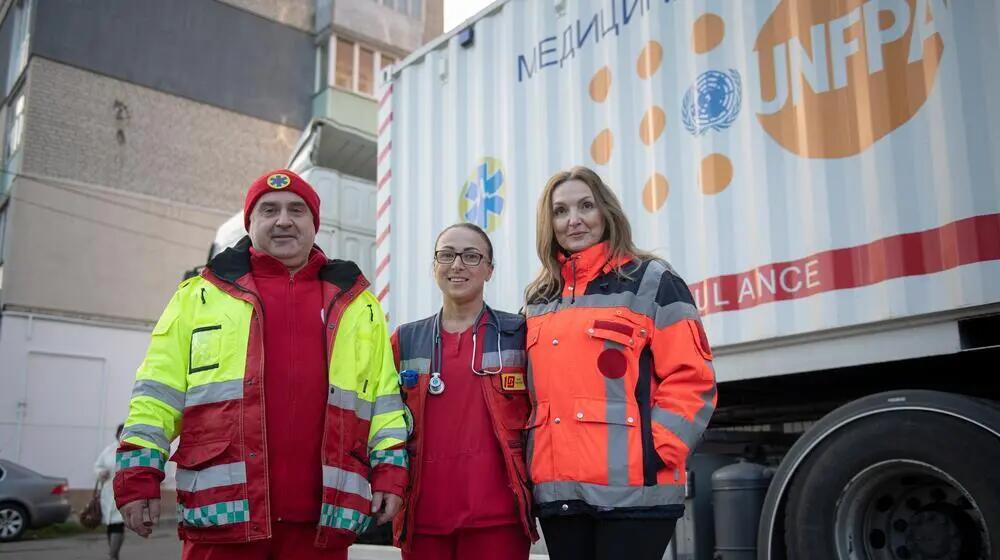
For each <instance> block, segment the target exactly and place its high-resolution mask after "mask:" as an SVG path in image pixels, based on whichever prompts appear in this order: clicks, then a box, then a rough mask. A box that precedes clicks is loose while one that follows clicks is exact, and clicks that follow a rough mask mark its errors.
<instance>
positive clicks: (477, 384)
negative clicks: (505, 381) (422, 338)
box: [414, 327, 520, 535]
mask: <svg viewBox="0 0 1000 560" xmlns="http://www.w3.org/2000/svg"><path fill="white" fill-rule="evenodd" d="M487 331H490V332H492V330H490V329H488V328H486V327H481V328H480V330H479V332H480V337H479V339H478V345H477V348H476V354H477V356H476V365H477V366H478V365H479V364H480V363H481V360H482V354H483V336H484V335H485V334H486V332H487ZM471 361H472V329H471V328H469V329H468V330H466V331H465V332H462V333H449V332H445V331H444V330H443V329H442V331H441V362H442V363H441V364H440V366H441V379H442V381H444V383H445V390H444V392H443V393H441V394H440V395H431V394H428V395H427V400H426V404H425V405H424V418H423V421H424V424H423V434H424V443H423V447H424V449H423V451H424V453H423V458H422V459H421V465H420V467H421V469H422V473H421V482H420V495H419V496H418V497H417V500H416V511H415V512H414V513H415V522H416V532H417V533H423V534H431V535H445V534H448V533H451V532H453V531H455V530H456V529H460V528H478V527H494V526H498V525H506V524H509V523H520V521H519V519H520V518H519V517H518V512H517V502H516V501H515V497H514V493H513V492H512V491H511V489H510V481H509V480H508V478H507V472H506V470H505V468H504V460H503V453H502V452H501V450H500V444H499V442H498V441H497V436H496V433H495V432H494V431H493V423H492V421H491V420H490V414H489V409H488V408H486V399H485V397H484V396H483V384H484V383H487V382H488V379H486V378H483V377H480V376H477V375H475V374H474V373H473V372H472V369H471ZM487 388H489V387H487Z"/></svg>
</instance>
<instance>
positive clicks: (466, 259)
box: [434, 249, 483, 266]
mask: <svg viewBox="0 0 1000 560" xmlns="http://www.w3.org/2000/svg"><path fill="white" fill-rule="evenodd" d="M458 257H461V259H462V264H464V265H465V266H479V263H481V262H483V255H482V254H481V253H456V252H455V251H449V250H447V249H445V250H442V251H434V260H435V261H437V263H438V264H451V263H453V262H455V259H456V258H458Z"/></svg>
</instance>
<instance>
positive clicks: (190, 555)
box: [181, 523, 347, 560]
mask: <svg viewBox="0 0 1000 560" xmlns="http://www.w3.org/2000/svg"><path fill="white" fill-rule="evenodd" d="M315 540H316V524H315V523H274V524H273V526H272V534H271V538H270V539H266V540H262V541H254V542H250V543H241V544H205V543H190V542H187V541H185V542H184V553H183V554H182V556H181V558H182V559H183V560H284V559H286V558H287V559H294V560H347V550H346V549H342V550H330V549H323V548H316V547H315V546H313V541H315Z"/></svg>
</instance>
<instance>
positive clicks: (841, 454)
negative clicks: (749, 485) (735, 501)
mask: <svg viewBox="0 0 1000 560" xmlns="http://www.w3.org/2000/svg"><path fill="white" fill-rule="evenodd" d="M784 526H785V531H786V532H785V543H786V546H787V552H788V558H790V559H800V558H801V559H809V560H827V559H829V560H848V559H852V560H853V559H858V560H862V559H863V560H897V559H899V560H923V559H931V558H934V559H940V560H988V559H991V558H1000V440H998V438H997V437H996V436H995V435H993V434H991V433H989V432H987V431H986V430H984V429H982V428H980V427H977V426H976V425H975V424H973V423H971V422H968V421H966V420H962V419H959V418H955V417H953V416H947V415H943V414H938V413H934V412H926V411H916V410H905V411H898V412H894V413H892V414H890V415H874V416H870V417H866V418H861V419H858V420H857V421H854V422H852V423H850V424H848V425H846V426H844V427H842V428H841V429H839V430H837V431H835V432H833V433H832V434H830V436H829V437H828V438H826V439H825V440H824V441H823V442H822V443H821V444H820V445H819V446H817V447H816V448H815V449H814V450H813V452H812V453H810V454H809V457H808V458H807V459H806V461H805V462H804V463H803V464H802V465H801V467H800V469H799V471H798V472H797V473H796V475H795V478H794V479H793V481H792V484H791V487H790V490H789V494H788V502H787V504H786V507H785V525H784Z"/></svg>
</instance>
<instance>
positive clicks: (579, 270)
mask: <svg viewBox="0 0 1000 560" xmlns="http://www.w3.org/2000/svg"><path fill="white" fill-rule="evenodd" d="M558 258H559V264H560V265H561V267H562V277H563V282H564V283H565V284H567V285H569V284H576V283H578V282H581V281H588V282H589V281H590V280H593V279H594V278H596V277H597V276H598V275H600V274H602V273H603V274H607V273H608V272H611V271H612V270H614V269H615V268H618V267H620V266H621V265H623V264H625V263H627V262H629V260H630V259H628V258H619V259H616V260H614V261H612V259H611V254H610V246H609V244H608V242H607V241H602V242H600V243H598V244H596V245H591V246H590V247H587V248H586V249H584V250H582V251H577V252H576V253H571V254H568V255H566V254H564V253H562V252H560V253H559V255H558Z"/></svg>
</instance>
